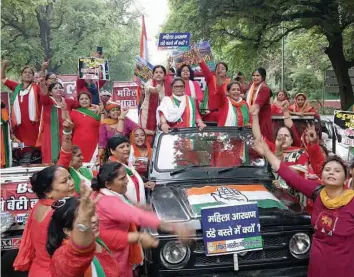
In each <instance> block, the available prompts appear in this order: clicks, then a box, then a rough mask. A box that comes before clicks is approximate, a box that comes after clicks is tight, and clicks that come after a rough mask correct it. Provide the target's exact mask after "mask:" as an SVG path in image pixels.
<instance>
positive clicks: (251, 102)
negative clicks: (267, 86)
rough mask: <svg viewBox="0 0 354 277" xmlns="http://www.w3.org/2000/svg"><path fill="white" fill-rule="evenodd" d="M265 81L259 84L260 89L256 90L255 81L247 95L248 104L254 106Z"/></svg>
mask: <svg viewBox="0 0 354 277" xmlns="http://www.w3.org/2000/svg"><path fill="white" fill-rule="evenodd" d="M263 84H264V82H262V83H260V84H259V86H258V89H257V90H256V86H255V84H254V83H252V85H251V87H250V89H249V90H248V92H247V96H246V102H247V104H248V106H250V107H251V106H253V105H254V103H255V102H256V99H257V97H258V93H259V91H260V90H261V87H262V86H263Z"/></svg>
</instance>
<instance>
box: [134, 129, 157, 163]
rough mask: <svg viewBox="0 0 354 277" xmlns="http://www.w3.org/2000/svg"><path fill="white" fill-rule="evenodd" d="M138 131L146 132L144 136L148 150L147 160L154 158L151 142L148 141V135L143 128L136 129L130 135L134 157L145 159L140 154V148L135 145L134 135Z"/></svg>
mask: <svg viewBox="0 0 354 277" xmlns="http://www.w3.org/2000/svg"><path fill="white" fill-rule="evenodd" d="M137 129H140V130H142V131H143V132H144V134H145V141H144V146H145V147H146V149H147V158H149V159H151V157H152V149H151V146H150V144H149V142H148V140H147V135H146V133H145V131H144V129H143V128H141V127H136V128H135V129H134V130H133V131H132V132H131V133H130V144H131V146H132V147H133V150H134V156H135V157H137V158H139V157H144V156H143V155H142V154H141V153H140V151H139V148H138V146H137V145H136V144H135V138H134V133H135V131H136V130H137Z"/></svg>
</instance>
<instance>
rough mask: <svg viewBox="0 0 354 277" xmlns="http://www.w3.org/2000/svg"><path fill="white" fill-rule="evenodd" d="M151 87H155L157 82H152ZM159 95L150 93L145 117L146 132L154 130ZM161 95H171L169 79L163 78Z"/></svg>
mask: <svg viewBox="0 0 354 277" xmlns="http://www.w3.org/2000/svg"><path fill="white" fill-rule="evenodd" d="M152 85H153V86H154V87H156V86H157V82H156V81H155V80H152ZM159 94H160V93H150V98H149V108H148V115H147V122H146V129H148V130H156V127H157V124H156V109H157V107H158V105H159V102H160V98H159V97H160V95H159ZM162 94H163V96H171V95H172V88H171V82H170V79H169V78H167V77H165V79H164V82H163V87H162Z"/></svg>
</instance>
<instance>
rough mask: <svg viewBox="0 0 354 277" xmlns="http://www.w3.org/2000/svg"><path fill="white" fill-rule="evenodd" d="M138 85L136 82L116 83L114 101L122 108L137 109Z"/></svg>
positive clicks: (113, 94) (113, 90)
mask: <svg viewBox="0 0 354 277" xmlns="http://www.w3.org/2000/svg"><path fill="white" fill-rule="evenodd" d="M137 89H138V85H137V84H136V83H134V82H114V84H113V88H112V100H113V101H115V102H117V103H119V104H120V106H121V107H122V108H136V107H137V103H136V93H137Z"/></svg>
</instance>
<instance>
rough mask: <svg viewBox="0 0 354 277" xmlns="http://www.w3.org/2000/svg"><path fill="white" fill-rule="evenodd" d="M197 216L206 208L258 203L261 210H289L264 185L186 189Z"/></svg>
mask: <svg viewBox="0 0 354 277" xmlns="http://www.w3.org/2000/svg"><path fill="white" fill-rule="evenodd" d="M185 192H186V194H187V198H188V201H189V204H190V205H191V207H192V209H193V211H194V213H195V214H197V215H200V210H201V209H202V208H205V207H211V206H217V205H239V204H244V203H247V202H257V205H258V207H259V208H279V209H287V208H286V206H285V205H284V204H283V203H282V202H280V200H279V199H278V198H276V197H275V196H274V195H273V194H272V193H270V192H269V191H268V190H267V188H266V187H265V186H264V185H258V184H250V185H223V186H206V187H202V188H190V189H185Z"/></svg>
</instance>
